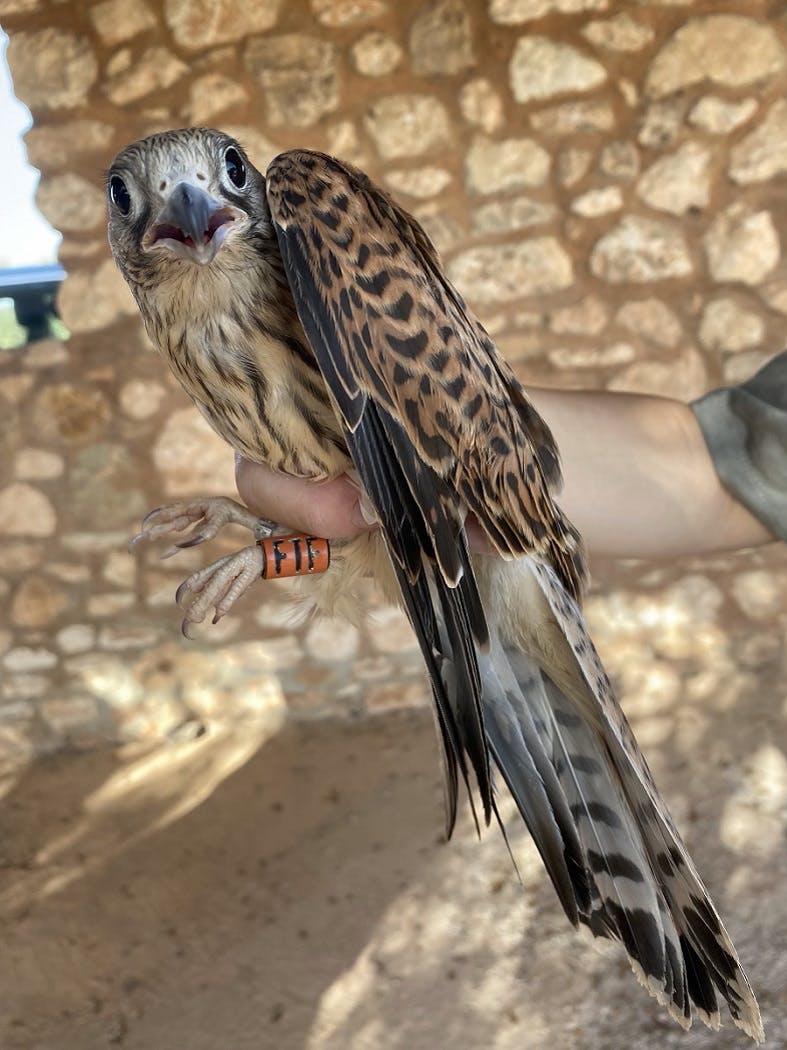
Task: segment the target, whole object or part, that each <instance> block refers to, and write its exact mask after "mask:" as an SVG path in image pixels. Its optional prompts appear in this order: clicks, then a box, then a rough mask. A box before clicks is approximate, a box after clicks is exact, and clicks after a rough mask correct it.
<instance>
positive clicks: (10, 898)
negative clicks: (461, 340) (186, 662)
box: [0, 697, 787, 1050]
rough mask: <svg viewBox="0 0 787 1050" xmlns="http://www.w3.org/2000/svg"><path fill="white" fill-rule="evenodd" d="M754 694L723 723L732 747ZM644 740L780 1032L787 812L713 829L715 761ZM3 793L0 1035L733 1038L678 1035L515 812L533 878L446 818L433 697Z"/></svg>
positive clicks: (56, 1047) (404, 1041)
mask: <svg viewBox="0 0 787 1050" xmlns="http://www.w3.org/2000/svg"><path fill="white" fill-rule="evenodd" d="M752 702H753V704H754V706H755V708H756V705H757V703H759V698H757V697H755V698H753V701H752ZM764 702H765V700H764V699H763V703H764ZM757 717H758V715H757V711H756V710H754V711H753V712H748V714H747V718H746V720H741V717H740V714H735V713H733V716H732V717H730V718H728V719H726V720H723V722H722V724H721V725H720V726H719V727H718V731H719V732H722V733H726V734H728V736H729V743H730V750H731V752H732V753H733V754H735V753H736V752H740V754H744V753H746V752H747V751H748V749H749V744H750V743H753V738H752V739H749V737H750V736H751V735H752V734H755V733H756V732H758V731H759V730H758V729H757V724H756V719H757ZM656 757H657V761H656V766H657V772H658V775H659V778H660V780H661V781H662V783H663V787H664V790H665V792H666V793H667V795H668V797H670V799H671V800H672V801H673V802H674V801H676V800H677V801H678V806H677V807H676V808H677V809H678V811H679V812H680V813H681V819H682V823H683V825H684V827H685V828H686V830H687V832H688V837H689V839H690V841H691V843H692V847H693V850H694V853H695V856H696V858H697V860H698V863H699V864H700V867H701V868H702V870H703V871H704V872H705V875H706V880H707V881H708V882H709V883H710V885H711V886H712V887H713V890H714V894H715V896H716V898H717V902H718V904H719V906H720V907H721V909H722V911H723V913H724V914H725V916H726V918H727V922H728V925H729V927H730V929H731V932H732V933H733V935H734V938H735V940H736V943H737V945H738V948H739V951H740V954H741V956H742V957H743V959H744V960H745V961H746V964H747V967H748V969H749V972H750V976H751V978H752V981H753V983H754V984H755V986H756V988H757V990H758V993H759V997H760V1002H761V1005H762V1008H763V1013H764V1015H765V1020H766V1027H767V1030H768V1042H767V1046H768V1047H769V1048H773V1050H775V1048H777V1047H779V1048H781V1047H784V1046H785V1045H787V1020H786V1019H785V1015H787V995H786V993H785V988H786V987H787V951H786V950H785V948H786V946H787V893H786V892H785V875H787V850H786V849H785V844H784V841H783V839H780V838H779V832H778V831H775V829H776V828H778V827H781V828H782V829H783V826H784V825H783V823H781V822H780V821H777V822H776V824H774V823H773V822H772V821H770V822H768V821H767V820H766V823H765V828H766V831H767V829H770V832H769V834H770V835H771V839H772V841H770V842H768V843H767V844H765V845H764V847H763V848H762V849H761V850H760V851H759V855H758V856H757V857H755V858H753V859H752V858H746V857H741V856H736V855H735V854H734V851H730V849H729V848H727V847H725V846H724V845H723V844H722V838H721V836H720V834H719V824H720V819H721V818H720V815H721V814H722V812H723V807H724V805H725V802H726V795H727V793H728V790H729V784H728V779H725V778H728V769H725V768H721V767H718V768H717V767H712V768H709V769H707V770H705V769H702V768H699V769H697V768H696V767H693V766H692V763H691V762H688V763H687V762H686V761H685V760H683V761H681V762H670V761H669V760H661V759H659V756H656ZM689 783H690V784H691V792H693V793H694V796H693V805H692V807H687V806H685V805H683V806H681V799H683V798H684V796H685V794H687V793H690V792H689V791H688V785H689ZM702 785H704V786H705V792H704V795H703V797H701V798H697V797H696V794H697V792H698V789H699V791H700V793H702V791H701V788H702ZM3 805H4V810H3V813H4V815H3V817H2V859H3V865H2V868H0V880H1V881H0V909H1V910H0V926H1V927H2V928H1V929H0V937H2V944H3V948H2V960H1V961H0V997H2V1001H1V1002H0V1007H1V1009H0V1046H1V1047H2V1048H3V1050H20V1048H25V1050H32V1048H35V1050H102V1048H105V1047H106V1048H113V1047H121V1048H122V1050H143V1048H144V1050H251V1048H254V1050H432V1048H437V1050H441V1048H451V1050H482V1048H483V1050H487V1048H491V1050H514V1048H518V1050H519V1048H523V1050H531V1048H532V1050H536V1048H542V1047H555V1048H559V1050H580V1048H581V1050H591V1048H593V1050H602V1048H603V1050H616V1048H623V1047H635V1048H651V1047H678V1046H680V1047H683V1048H686V1050H700V1048H702V1050H710V1048H711V1047H715V1048H731V1047H742V1046H745V1045H746V1044H747V1040H746V1039H745V1038H744V1037H743V1036H742V1035H741V1034H740V1033H739V1032H737V1030H736V1029H734V1028H732V1027H731V1026H729V1025H727V1026H725V1028H724V1029H723V1031H722V1032H721V1033H718V1034H714V1033H710V1032H707V1031H705V1030H696V1031H692V1032H691V1033H690V1034H689V1035H683V1034H682V1033H681V1032H680V1031H679V1030H677V1029H675V1028H674V1027H673V1026H672V1024H671V1022H669V1021H668V1020H666V1019H665V1018H664V1017H663V1016H662V1015H661V1013H660V1011H659V1010H658V1008H657V1007H655V1006H654V1004H653V1003H652V1000H650V999H649V998H648V997H647V995H646V994H645V993H644V991H643V990H642V989H641V988H640V987H639V986H638V985H637V984H636V982H635V981H634V978H633V976H632V974H631V973H630V971H629V970H628V967H627V966H626V965H625V963H624V962H623V961H622V960H621V959H620V957H619V956H618V955H617V954H616V953H615V952H614V950H613V951H612V953H611V954H609V953H607V954H603V955H602V954H599V953H598V952H596V951H595V950H594V949H593V948H591V947H590V946H588V945H586V944H584V943H583V942H582V941H581V940H580V939H579V938H578V937H576V936H575V935H574V934H573V932H572V931H571V930H570V929H569V928H568V927H567V923H566V922H565V920H564V918H563V917H562V915H561V914H560V913H559V911H558V907H557V904H556V901H555V899H554V895H553V893H552V891H551V889H550V888H549V887H548V885H547V882H546V878H545V876H544V875H543V873H542V871H541V869H540V866H539V863H538V861H537V859H536V858H535V857H534V855H533V851H532V848H531V847H529V846H528V844H527V842H526V840H525V839H524V836H521V835H520V834H519V833H516V834H515V846H516V850H517V853H518V856H519V858H520V864H521V871H522V877H523V882H524V886H521V885H520V884H519V883H518V882H517V880H516V878H515V876H514V875H513V874H512V869H511V865H510V861H509V858H508V856H507V854H506V852H505V849H504V847H503V845H502V844H501V842H500V837H499V835H497V834H496V833H494V832H492V833H489V834H487V835H486V836H485V837H484V840H483V842H482V844H481V845H479V844H478V842H477V841H476V840H475V836H474V833H473V831H472V827H471V825H470V821H469V819H468V818H467V817H466V816H465V818H464V819H463V821H462V827H461V830H460V832H459V833H458V835H457V836H456V839H455V840H454V841H453V842H451V843H450V844H448V845H446V844H445V843H444V842H443V841H442V836H441V834H440V827H441V819H442V818H441V799H440V789H439V785H438V777H437V764H436V760H435V746H434V741H433V735H432V728H431V724H430V719H429V716H428V715H427V714H426V713H425V712H410V713H401V712H400V713H397V714H394V715H386V716H382V715H381V716H379V717H377V718H375V719H371V720H367V721H366V722H364V723H362V724H353V723H347V722H341V723H330V722H328V723H326V722H322V723H311V724H310V723H300V724H287V725H284V726H283V727H278V728H276V727H268V728H267V729H266V730H265V731H264V732H263V731H261V730H260V729H259V728H256V729H255V728H253V727H252V728H251V729H250V728H248V727H247V728H245V729H243V730H235V731H234V732H231V731H220V732H217V733H211V734H208V736H206V737H203V738H202V739H200V740H197V741H192V742H183V743H180V744H170V745H168V746H166V747H158V748H156V749H148V750H145V749H141V748H139V747H136V748H127V749H124V750H123V751H116V752H99V753H92V754H81V755H70V756H61V757H57V758H55V759H52V760H49V761H46V762H42V763H39V764H38V765H36V766H34V767H32V768H31V769H29V770H28V771H27V772H26V773H25V774H24V775H23V776H22V777H21V779H19V780H17V781H16V782H15V783H14V784H13V785H12V786H11V787H10V790H9V792H8V794H7V795H6V798H5V800H4V804H3Z"/></svg>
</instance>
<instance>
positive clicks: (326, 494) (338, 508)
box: [235, 456, 492, 554]
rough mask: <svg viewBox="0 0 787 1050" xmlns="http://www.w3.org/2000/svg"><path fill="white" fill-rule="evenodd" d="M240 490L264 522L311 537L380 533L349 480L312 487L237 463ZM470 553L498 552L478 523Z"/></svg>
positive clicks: (470, 529)
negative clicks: (374, 531)
mask: <svg viewBox="0 0 787 1050" xmlns="http://www.w3.org/2000/svg"><path fill="white" fill-rule="evenodd" d="M235 484H236V485H237V486H238V492H239V494H240V497H241V499H242V500H243V502H244V503H245V504H246V506H247V507H248V508H249V509H250V510H252V511H253V512H254V513H255V514H259V516H260V517H262V518H267V519H269V520H270V521H275V522H276V523H277V524H279V525H284V526H286V527H287V528H291V529H292V530H293V531H294V532H303V533H305V534H306V535H309V536H323V537H325V538H326V539H329V540H336V539H352V538H354V537H355V536H359V535H360V534H361V533H362V532H369V531H370V530H371V529H375V528H377V523H376V522H373V521H370V520H369V519H370V517H371V515H370V514H369V512H368V509H367V513H366V514H364V509H362V506H361V495H360V490H359V488H358V486H357V485H356V484H355V482H354V481H353V480H352V479H351V478H350V477H348V476H347V475H346V474H343V475H342V476H341V477H338V478H333V479H332V480H330V481H309V480H307V479H306V478H293V477H290V476H288V475H286V474H279V473H278V472H277V471H275V470H271V469H270V467H265V466H262V465H261V464H259V463H252V462H251V461H250V460H248V459H243V458H242V457H241V456H236V457H235ZM466 529H467V535H468V539H469V542H470V549H471V550H473V551H474V552H476V553H478V554H487V553H490V552H491V550H492V548H491V545H490V543H489V540H488V539H487V537H486V535H485V534H484V532H483V531H482V529H481V527H480V526H479V525H478V523H477V522H476V521H475V519H473V518H468V520H467V522H466Z"/></svg>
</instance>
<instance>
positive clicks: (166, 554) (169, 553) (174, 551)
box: [161, 544, 180, 561]
mask: <svg viewBox="0 0 787 1050" xmlns="http://www.w3.org/2000/svg"><path fill="white" fill-rule="evenodd" d="M179 553H180V546H179V545H178V544H175V546H174V547H170V548H169V550H167V551H164V553H163V554H162V555H161V560H162V561H166V559H167V558H171V557H172V555H173V554H179Z"/></svg>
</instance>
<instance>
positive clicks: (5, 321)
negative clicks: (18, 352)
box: [0, 299, 27, 350]
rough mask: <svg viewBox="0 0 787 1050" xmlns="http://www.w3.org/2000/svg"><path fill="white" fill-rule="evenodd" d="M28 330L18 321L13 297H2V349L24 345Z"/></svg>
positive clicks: (0, 337) (0, 310) (0, 341)
mask: <svg viewBox="0 0 787 1050" xmlns="http://www.w3.org/2000/svg"><path fill="white" fill-rule="evenodd" d="M26 342H27V330H26V329H25V328H22V326H21V325H20V324H18V323H17V320H16V314H15V313H14V301H13V299H0V350H11V349H13V347H15V346H24V344H25V343H26Z"/></svg>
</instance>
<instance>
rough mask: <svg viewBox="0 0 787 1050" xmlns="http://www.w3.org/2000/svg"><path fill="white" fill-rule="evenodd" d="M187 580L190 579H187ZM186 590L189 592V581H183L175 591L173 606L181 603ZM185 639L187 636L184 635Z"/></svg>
mask: <svg viewBox="0 0 787 1050" xmlns="http://www.w3.org/2000/svg"><path fill="white" fill-rule="evenodd" d="M189 579H191V577H189ZM188 590H189V581H188V580H184V581H183V583H181V585H180V587H178V589H177V590H176V591H175V604H176V605H180V604H181V602H182V601H183V597H184V595H185V594H187V593H188ZM184 622H185V621H184ZM186 637H187V638H188V635H186Z"/></svg>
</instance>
